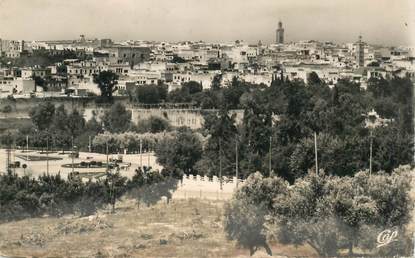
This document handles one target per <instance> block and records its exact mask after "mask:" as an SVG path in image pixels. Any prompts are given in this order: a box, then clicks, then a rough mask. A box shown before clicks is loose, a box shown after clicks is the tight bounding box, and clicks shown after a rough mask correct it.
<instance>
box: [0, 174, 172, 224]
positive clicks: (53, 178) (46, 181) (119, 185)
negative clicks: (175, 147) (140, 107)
mask: <svg viewBox="0 0 415 258" xmlns="http://www.w3.org/2000/svg"><path fill="white" fill-rule="evenodd" d="M140 171H141V170H140ZM138 174H141V172H139V171H137V172H136V176H135V177H133V179H131V180H130V179H127V178H126V177H123V176H121V175H120V173H119V172H117V170H115V171H114V172H110V173H108V174H107V175H106V177H105V178H100V179H97V180H95V181H91V180H89V181H87V182H84V181H83V180H82V179H81V177H80V176H79V175H78V174H72V173H71V174H69V176H68V178H67V179H66V180H65V179H63V178H62V177H61V176H60V175H59V174H57V175H41V176H39V177H38V178H30V177H28V176H23V177H19V176H18V175H17V174H13V173H12V172H10V171H9V172H8V173H5V174H1V175H0V207H1V210H0V221H6V220H15V219H21V218H25V217H37V216H42V215H44V214H49V215H52V216H61V215H64V214H70V213H77V214H79V215H81V216H87V215H90V214H93V213H95V212H96V210H97V209H100V208H103V207H105V206H106V205H108V204H109V205H111V206H112V208H113V210H114V208H115V203H116V200H117V199H119V198H120V197H121V196H123V195H125V194H126V193H133V192H137V191H142V190H141V188H143V189H148V188H147V187H150V185H152V184H155V185H157V186H156V187H155V188H152V189H153V190H152V191H147V190H143V191H142V192H141V194H142V195H141V196H142V198H145V200H146V201H145V202H146V203H147V204H153V203H155V202H156V201H157V200H160V198H161V197H162V196H168V197H169V198H171V193H170V190H172V189H174V184H173V181H172V180H173V178H174V176H175V175H174V174H173V173H170V172H169V171H167V170H164V171H162V173H160V172H158V171H153V170H151V169H147V170H146V173H145V174H144V178H146V179H145V180H140V179H138V178H137V177H138ZM149 175H151V178H150V176H149ZM175 182H176V185H177V180H176V181H175ZM167 186H168V187H167ZM161 188H163V189H165V190H164V191H160V192H159V191H158V189H161Z"/></svg>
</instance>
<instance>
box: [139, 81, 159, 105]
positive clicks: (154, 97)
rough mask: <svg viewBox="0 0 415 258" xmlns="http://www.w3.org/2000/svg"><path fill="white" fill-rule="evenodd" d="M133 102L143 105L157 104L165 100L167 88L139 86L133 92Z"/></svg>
mask: <svg viewBox="0 0 415 258" xmlns="http://www.w3.org/2000/svg"><path fill="white" fill-rule="evenodd" d="M133 95H134V98H135V101H137V102H139V103H143V104H158V103H160V102H163V101H165V100H166V98H167V86H166V85H164V84H160V85H141V86H138V87H137V88H136V89H135V91H134V92H133Z"/></svg>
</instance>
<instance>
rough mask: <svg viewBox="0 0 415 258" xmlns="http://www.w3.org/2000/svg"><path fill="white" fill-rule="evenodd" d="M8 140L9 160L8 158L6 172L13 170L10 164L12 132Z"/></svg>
mask: <svg viewBox="0 0 415 258" xmlns="http://www.w3.org/2000/svg"><path fill="white" fill-rule="evenodd" d="M7 138H8V142H7V149H6V154H7V160H6V172H11V169H10V164H11V148H12V143H11V135H10V133H9V134H8V137H7Z"/></svg>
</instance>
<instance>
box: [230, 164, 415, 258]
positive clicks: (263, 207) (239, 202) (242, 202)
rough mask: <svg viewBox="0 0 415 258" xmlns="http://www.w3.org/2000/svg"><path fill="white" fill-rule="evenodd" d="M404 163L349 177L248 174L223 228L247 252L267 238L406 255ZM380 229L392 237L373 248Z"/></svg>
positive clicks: (407, 182) (326, 252)
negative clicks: (394, 232) (295, 177)
mask: <svg viewBox="0 0 415 258" xmlns="http://www.w3.org/2000/svg"><path fill="white" fill-rule="evenodd" d="M410 171H411V170H410V168H409V167H401V168H399V169H396V170H395V171H394V172H393V173H392V174H391V175H388V174H385V173H379V174H376V175H369V174H368V173H367V172H359V173H357V174H356V175H354V176H353V177H337V176H326V175H324V174H323V175H320V176H318V175H316V174H315V173H311V174H309V175H307V176H306V177H304V178H301V179H298V180H296V182H295V183H294V184H293V185H290V184H289V183H288V182H287V181H285V180H283V179H282V178H280V177H276V176H273V177H263V176H262V175H261V174H260V173H255V174H252V175H251V176H249V178H248V179H247V180H246V182H245V184H244V185H243V186H242V187H241V188H240V189H238V191H237V192H236V194H235V195H234V197H233V199H232V200H231V201H230V202H229V204H227V205H226V209H225V231H226V233H227V235H228V237H229V238H230V239H234V240H237V242H238V243H239V244H240V245H242V246H245V247H247V248H249V249H250V252H251V254H253V253H254V252H255V251H256V250H258V249H259V248H264V249H265V250H266V251H267V253H268V254H270V255H271V254H272V251H271V249H270V247H269V245H268V241H269V240H277V241H278V242H281V243H290V244H295V245H302V244H308V245H310V246H311V247H312V248H313V249H314V250H315V251H316V252H317V253H318V255H319V256H321V257H327V256H338V254H339V253H345V251H346V253H347V254H348V255H350V256H353V255H355V253H354V251H356V249H359V254H360V255H364V256H377V257H379V256H388V257H391V256H396V255H398V256H410V255H411V254H412V247H413V244H412V234H413V233H412V232H411V230H408V224H409V222H410V220H411V211H412V209H413V204H412V200H411V199H410V194H409V193H410V190H411V174H410ZM385 229H394V230H397V231H398V239H396V242H392V243H390V244H388V245H386V246H384V247H381V248H377V247H376V245H377V244H378V243H377V241H378V240H377V236H378V234H379V233H380V232H382V231H383V230H385Z"/></svg>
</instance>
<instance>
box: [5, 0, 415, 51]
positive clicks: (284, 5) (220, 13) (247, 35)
mask: <svg viewBox="0 0 415 258" xmlns="http://www.w3.org/2000/svg"><path fill="white" fill-rule="evenodd" d="M414 2H415V0H0V38H6V39H26V40H50V39H74V38H78V37H79V34H85V35H86V36H87V37H88V38H95V37H97V38H107V37H108V38H113V39H115V40H120V39H143V40H159V41H181V40H205V41H209V42H220V41H234V40H236V39H242V40H245V41H248V42H257V41H258V40H262V41H263V42H267V43H270V42H273V41H274V40H275V28H276V27H277V23H278V20H279V19H281V20H282V21H283V23H284V27H285V31H286V33H285V34H286V41H296V40H301V39H316V40H327V41H337V42H352V41H355V40H356V39H357V37H358V35H359V33H361V34H362V35H363V38H364V40H365V41H367V42H369V43H382V44H389V45H409V44H411V45H415V40H414V39H415V37H414V36H415V4H414ZM411 14H412V15H411Z"/></svg>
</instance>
